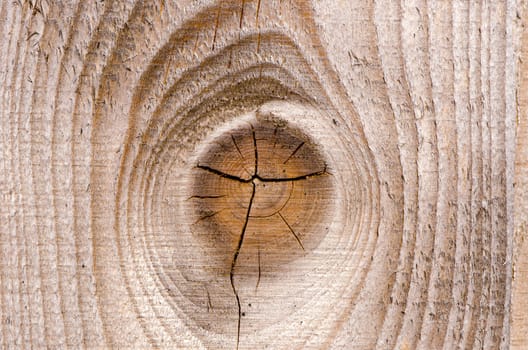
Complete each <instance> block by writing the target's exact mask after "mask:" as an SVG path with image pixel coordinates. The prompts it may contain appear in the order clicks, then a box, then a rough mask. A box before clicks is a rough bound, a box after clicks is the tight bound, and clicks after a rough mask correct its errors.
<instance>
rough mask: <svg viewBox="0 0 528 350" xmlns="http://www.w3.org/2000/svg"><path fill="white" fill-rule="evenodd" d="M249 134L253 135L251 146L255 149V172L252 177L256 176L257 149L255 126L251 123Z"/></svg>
mask: <svg viewBox="0 0 528 350" xmlns="http://www.w3.org/2000/svg"><path fill="white" fill-rule="evenodd" d="M251 134H252V135H253V148H254V149H255V173H254V174H253V177H255V176H258V175H257V174H258V149H257V136H256V134H255V128H254V127H253V125H251Z"/></svg>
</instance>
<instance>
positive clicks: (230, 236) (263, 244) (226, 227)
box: [191, 119, 333, 274]
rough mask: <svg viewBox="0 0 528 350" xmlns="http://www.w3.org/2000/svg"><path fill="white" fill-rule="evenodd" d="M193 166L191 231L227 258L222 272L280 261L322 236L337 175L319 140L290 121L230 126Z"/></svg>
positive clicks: (250, 269)
mask: <svg viewBox="0 0 528 350" xmlns="http://www.w3.org/2000/svg"><path fill="white" fill-rule="evenodd" d="M193 171H194V175H193V184H192V191H193V193H194V195H193V198H194V199H196V200H194V201H193V202H192V210H191V212H192V213H193V215H195V218H194V225H193V226H194V231H195V234H197V235H199V236H200V237H201V238H202V240H203V241H204V244H205V245H207V246H210V247H211V249H212V250H214V251H215V252H216V254H219V255H223V256H224V257H225V259H223V260H224V263H225V264H224V267H225V269H224V273H226V274H227V273H228V272H229V273H230V274H246V273H247V274H255V273H258V272H259V271H262V269H267V270H274V269H275V268H280V266H281V265H283V264H286V263H288V262H290V261H292V260H294V259H296V258H298V257H300V256H302V255H304V254H307V252H309V251H311V250H313V249H314V248H315V247H316V246H317V245H318V243H319V242H320V240H321V239H322V237H324V233H325V232H323V231H324V230H321V229H320V227H319V226H318V223H319V222H320V221H326V220H323V219H324V218H327V217H328V215H331V213H329V212H328V208H329V207H330V204H331V203H332V193H333V182H332V179H331V176H330V174H329V172H328V171H327V166H326V162H325V159H324V158H323V156H322V154H321V152H319V150H318V147H317V145H316V144H314V143H313V142H312V141H311V139H310V138H309V137H308V136H307V135H305V134H303V133H302V132H301V131H300V130H298V129H296V128H294V127H291V126H289V125H287V123H285V122H282V123H278V122H277V121H276V120H273V121H270V120H257V119H253V120H250V121H247V123H245V124H243V125H241V126H240V125H238V126H236V127H234V128H232V129H230V130H226V131H225V132H224V133H223V134H221V135H220V136H218V137H217V138H216V139H213V140H211V141H210V143H209V144H208V145H207V146H206V148H205V149H204V150H203V152H202V154H201V155H200V156H199V158H198V164H197V165H196V167H195V168H194V170H193Z"/></svg>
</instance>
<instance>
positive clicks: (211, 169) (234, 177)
mask: <svg viewBox="0 0 528 350" xmlns="http://www.w3.org/2000/svg"><path fill="white" fill-rule="evenodd" d="M196 167H197V168H199V169H202V170H205V171H208V172H210V173H212V174H216V175H218V176H221V177H225V178H226V179H230V180H235V181H238V182H243V183H248V182H251V180H253V177H251V178H250V179H247V180H246V179H243V178H241V177H238V176H235V175H231V174H227V173H224V172H223V171H220V170H217V169H214V168H211V167H208V166H207V165H200V164H198V165H197V166H196Z"/></svg>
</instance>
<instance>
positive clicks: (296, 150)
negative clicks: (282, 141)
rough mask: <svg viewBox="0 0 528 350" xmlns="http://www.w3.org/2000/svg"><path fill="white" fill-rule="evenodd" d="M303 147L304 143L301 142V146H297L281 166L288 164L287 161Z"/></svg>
mask: <svg viewBox="0 0 528 350" xmlns="http://www.w3.org/2000/svg"><path fill="white" fill-rule="evenodd" d="M302 146H304V142H301V144H300V145H299V146H297V148H296V149H295V150H294V151H293V152H292V154H290V156H289V157H288V159H286V160H285V161H284V163H282V164H286V163H288V161H289V160H290V159H291V157H293V156H294V155H295V154H296V153H297V152H299V150H300V149H301V147H302Z"/></svg>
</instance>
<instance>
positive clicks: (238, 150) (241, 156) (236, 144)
mask: <svg viewBox="0 0 528 350" xmlns="http://www.w3.org/2000/svg"><path fill="white" fill-rule="evenodd" d="M231 140H233V144H234V145H235V147H236V150H237V152H238V154H239V155H240V158H241V159H242V161H243V162H245V161H246V160H245V158H244V156H243V155H242V151H241V150H240V147H238V143H237V142H236V140H235V137H234V136H233V135H231ZM243 168H244V171H245V172H246V173H248V174H249V175H251V173H250V172H249V171H248V170H247V169H246V166H245V165H243Z"/></svg>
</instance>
